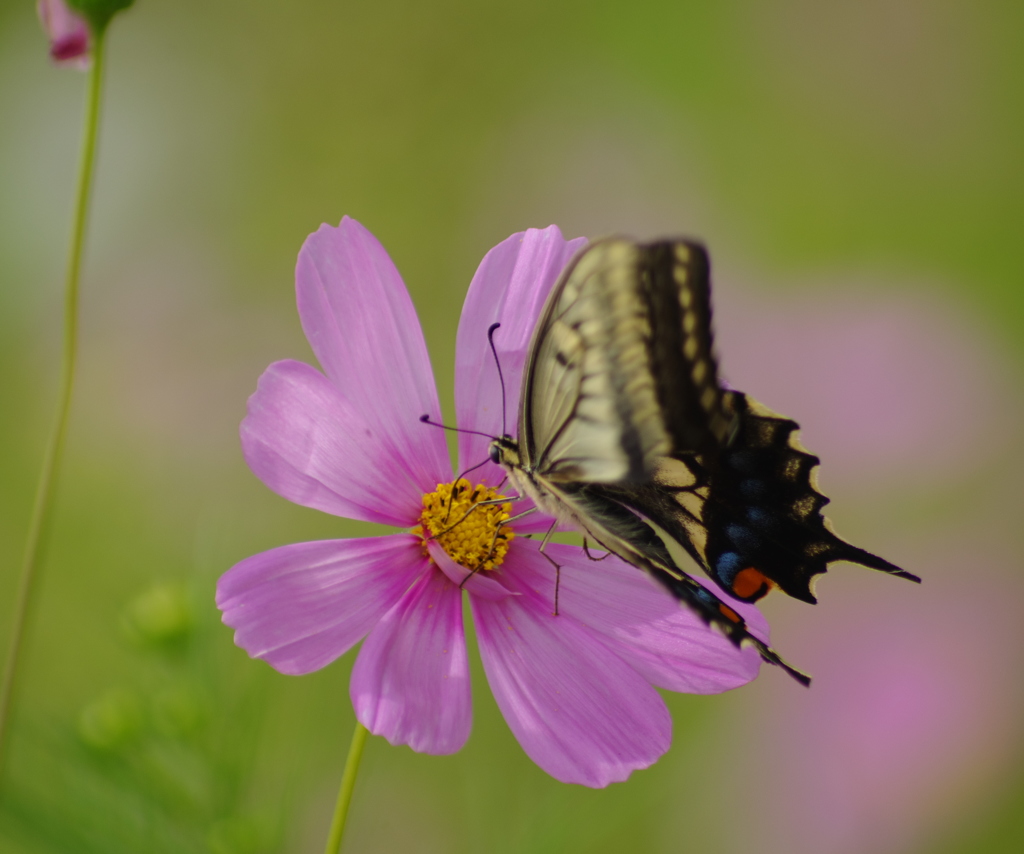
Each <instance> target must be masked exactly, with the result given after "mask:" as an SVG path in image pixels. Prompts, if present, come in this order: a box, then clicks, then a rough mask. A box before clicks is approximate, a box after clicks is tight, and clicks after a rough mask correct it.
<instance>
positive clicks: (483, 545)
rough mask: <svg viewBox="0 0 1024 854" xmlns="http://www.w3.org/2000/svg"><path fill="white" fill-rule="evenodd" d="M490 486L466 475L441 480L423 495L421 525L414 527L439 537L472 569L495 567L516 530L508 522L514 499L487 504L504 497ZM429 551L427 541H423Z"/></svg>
mask: <svg viewBox="0 0 1024 854" xmlns="http://www.w3.org/2000/svg"><path fill="white" fill-rule="evenodd" d="M500 498H502V496H500V495H498V491H497V490H496V489H494V488H492V487H490V486H484V485H483V484H482V483H481V484H480V485H479V486H475V487H474V486H473V485H472V484H470V482H469V481H468V480H466V479H465V478H461V479H460V480H458V481H456V482H455V483H439V484H438V485H437V489H436V490H435V491H434V492H428V493H427V494H426V495H424V496H423V512H422V513H421V514H420V523H421V524H420V525H417V526H416V527H415V528H413V529H412V532H413V533H414V534H419V535H420V536H421V537H423V538H424V540H426V539H427V538H428V537H429V538H432V539H434V540H436V541H437V542H438V544H439V545H440V546H441V548H443V549H444V550H445V551H446V552H448V555H449V557H451V559H452V560H454V561H455V562H456V563H458V564H461V565H462V566H464V567H465V568H466V569H469V570H473V571H475V570H480V569H495V568H496V567H499V566H501V563H502V561H503V560H505V555H506V554H507V553H508V544H509V542H511V540H512V538H513V537H514V536H515V533H514V532H513V531H512V529H511V528H509V527H508V526H507V525H505V524H504V523H505V522H506V521H507V520H508V518H509V513H510V512H511V510H512V505H511V503H508V502H506V503H502V504H483V503H482V502H484V501H493V500H494V499H500ZM423 553H424V554H426V543H425V542H424V544H423Z"/></svg>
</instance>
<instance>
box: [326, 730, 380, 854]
mask: <svg viewBox="0 0 1024 854" xmlns="http://www.w3.org/2000/svg"><path fill="white" fill-rule="evenodd" d="M369 734H370V731H369V730H368V729H367V728H366V727H364V726H363V725H362V724H361V723H359V721H356V729H355V732H353V733H352V744H350V745H349V748H348V759H346V760H345V773H344V774H343V775H342V778H341V788H340V789H338V802H337V803H336V804H335V805H334V818H333V819H332V820H331V832H330V835H328V837H327V847H326V848H325V849H324V854H339V852H340V851H341V837H342V836H343V835H344V833H345V819H346V818H348V805H349V803H350V802H351V801H352V790H353V789H355V787H356V774H358V773H359V760H361V759H362V758H363V746H364V745H365V744H366V736H368V735H369Z"/></svg>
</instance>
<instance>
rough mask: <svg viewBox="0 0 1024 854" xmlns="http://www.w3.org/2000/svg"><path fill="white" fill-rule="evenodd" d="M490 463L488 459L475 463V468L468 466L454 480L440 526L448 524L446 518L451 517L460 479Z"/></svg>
mask: <svg viewBox="0 0 1024 854" xmlns="http://www.w3.org/2000/svg"><path fill="white" fill-rule="evenodd" d="M490 461H491V458H490V457H488V458H487V459H485V460H484V461H483V462H482V463H477V464H476V465H475V466H470V468H468V469H466V470H465V471H464V472H462V474H460V475H459V476H458V477H457V478H455V486H454V488H453V489H452V497H451V501H449V502H448V510H447V511H446V512H445V514H444V521H443V522H442V524H444V525H447V524H448V517H449V516H450V515H451V513H452V506H453V505H454V504H455V496H456V490H457V489H458V488H459V481H460V480H462V478H464V477H465V476H466V475H467V474H469V473H470V472H471V471H476V470H477V469H478V468H480V467H481V466H485V465H487V463H489V462H490Z"/></svg>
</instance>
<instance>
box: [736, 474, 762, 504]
mask: <svg viewBox="0 0 1024 854" xmlns="http://www.w3.org/2000/svg"><path fill="white" fill-rule="evenodd" d="M767 494H768V484H766V483H765V482H764V481H763V480H758V479H757V478H753V477H749V478H747V479H746V480H742V481H740V495H742V496H743V497H744V498H745V499H746V500H747V501H757V500H759V499H761V498H764V497H765V496H766V495H767Z"/></svg>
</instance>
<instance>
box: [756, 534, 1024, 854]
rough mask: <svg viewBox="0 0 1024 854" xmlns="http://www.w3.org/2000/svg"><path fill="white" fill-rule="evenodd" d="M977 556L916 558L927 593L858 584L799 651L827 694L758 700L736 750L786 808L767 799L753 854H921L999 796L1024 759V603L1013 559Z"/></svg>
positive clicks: (779, 694) (813, 619)
mask: <svg viewBox="0 0 1024 854" xmlns="http://www.w3.org/2000/svg"><path fill="white" fill-rule="evenodd" d="M977 542H978V541H970V542H964V543H959V544H958V543H956V542H955V541H950V540H948V539H947V540H946V541H945V542H941V543H937V544H936V546H937V547H933V548H931V549H929V550H928V552H927V553H918V557H917V559H916V560H915V561H913V562H912V563H911V564H910V565H912V566H918V567H921V568H924V569H927V570H930V572H929V573H928V575H927V576H926V578H925V583H924V584H923V585H922V586H921V587H920V588H912V587H910V585H899V586H897V585H895V584H892V585H888V587H887V590H886V591H883V590H882V587H881V584H882V581H884V579H875V578H872V577H870V576H867V577H865V576H863V575H862V576H860V577H857V576H853V577H849V576H846V577H844V578H843V579H842V580H841V582H840V584H839V585H836V584H833V585H832V586H833V587H836V586H840V585H841V588H842V589H833V591H832V592H833V593H834V594H835V596H834V601H835V607H831V608H829V609H828V611H827V612H826V613H820V612H819V613H817V614H813V615H812V616H809V617H808V618H807V619H806V620H805V621H801V622H802V623H803V625H798V626H797V631H796V633H795V635H794V634H790V635H789V636H788V637H787V642H786V647H787V649H791V650H792V649H795V650H796V653H795V654H797V655H799V657H800V660H801V661H808V662H809V663H810V666H811V669H812V671H813V672H814V674H815V680H814V687H813V689H812V690H811V691H810V692H806V693H804V694H802V695H801V694H798V693H794V692H785V691H782V690H778V687H779V686H775V685H767V684H765V685H761V686H759V687H760V688H761V691H760V695H761V696H759V697H756V698H754V699H755V700H756V701H757V709H758V712H757V713H758V718H759V721H760V725H759V726H758V728H757V735H758V737H757V739H756V740H755V741H751V742H750V743H746V739H741V740H740V742H739V743H737V744H736V748H737V749H739V750H741V751H743V753H744V755H746V756H747V757H749V760H750V761H751V764H752V767H751V769H750V787H751V791H752V792H763V791H768V790H770V791H771V793H772V794H771V797H768V798H755V801H756V803H757V806H756V808H755V812H754V814H752V815H750V816H749V818H750V822H749V827H747V828H738V829H739V830H740V832H741V833H742V834H744V835H745V838H744V839H742V840H738V843H739V845H740V846H741V847H742V846H744V845H751V844H756V846H757V849H758V850H759V851H763V852H765V854H776V852H778V853H779V854H782V852H785V854H859V852H864V851H872V852H879V854H889V853H890V852H901V851H916V850H919V848H920V846H921V845H922V844H923V843H925V842H927V841H928V839H929V837H930V836H931V837H938V836H940V835H941V834H942V833H943V832H945V831H947V830H948V829H949V828H950V826H951V825H953V824H954V822H955V820H956V818H957V817H958V816H959V815H962V814H963V813H965V812H967V811H969V810H971V809H975V808H977V807H978V806H979V805H981V804H983V803H985V802H986V800H987V798H988V795H989V793H990V792H992V791H999V786H1000V781H1001V779H1004V777H1005V775H1006V774H1007V773H1009V772H1011V769H1012V767H1013V764H1014V763H1015V762H1017V761H1019V759H1020V756H1021V750H1022V748H1024V744H1022V733H1021V729H1020V718H1021V714H1022V701H1024V691H1022V687H1024V686H1022V683H1021V681H1020V680H1019V679H1018V678H1016V677H1015V676H1014V674H1018V673H1020V672H1021V669H1022V667H1024V628H1022V627H1024V595H1022V593H1024V591H1022V589H1021V583H1020V579H1019V578H1017V577H1015V576H1014V574H1012V573H1006V572H1000V571H999V570H998V569H996V568H995V567H998V566H999V565H1000V564H1006V563H1008V562H1009V561H1010V558H1009V557H1008V555H999V554H998V552H996V553H992V552H989V551H986V552H984V553H979V550H978V547H977ZM965 568H969V571H970V583H965V581H964V579H963V578H957V575H960V576H962V575H963V573H964V571H965ZM837 581H838V579H837ZM993 591H998V595H997V596H993V595H992V593H993ZM828 601H833V597H829V599H828ZM740 797H741V798H742V793H741V794H740ZM754 828H756V830H755V829H754ZM748 833H749V836H746V834H748Z"/></svg>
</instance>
